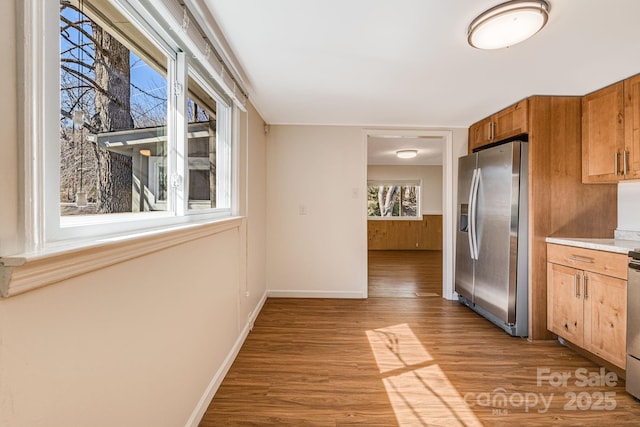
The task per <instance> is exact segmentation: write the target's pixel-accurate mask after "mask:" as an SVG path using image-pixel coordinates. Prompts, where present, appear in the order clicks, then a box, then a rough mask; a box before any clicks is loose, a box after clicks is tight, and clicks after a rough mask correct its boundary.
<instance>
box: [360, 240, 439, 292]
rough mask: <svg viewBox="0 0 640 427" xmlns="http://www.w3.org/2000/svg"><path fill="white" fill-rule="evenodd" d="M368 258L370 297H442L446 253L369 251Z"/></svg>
mask: <svg viewBox="0 0 640 427" xmlns="http://www.w3.org/2000/svg"><path fill="white" fill-rule="evenodd" d="M368 258H369V259H368V260H369V266H368V274H369V297H370V298H378V297H397V298H416V297H419V296H441V295H442V251H369V256H368ZM434 294H435V295H434Z"/></svg>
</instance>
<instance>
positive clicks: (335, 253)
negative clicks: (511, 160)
mask: <svg viewBox="0 0 640 427" xmlns="http://www.w3.org/2000/svg"><path fill="white" fill-rule="evenodd" d="M452 134H453V147H452V149H451V156H452V159H451V163H452V174H453V176H454V178H453V181H454V182H453V189H455V188H457V183H456V178H455V177H456V175H457V165H458V160H457V159H458V157H459V156H460V155H463V154H466V152H467V129H453V132H452ZM366 161H367V160H366V152H365V144H364V135H363V128H360V127H355V126H354V127H349V126H342V127H341V126H287V125H279V126H271V132H270V134H269V135H268V148H267V176H268V184H267V188H268V190H267V191H268V201H269V202H268V208H267V212H268V216H267V229H268V232H267V233H268V234H267V289H268V291H269V295H273V296H309V297H314V296H317V297H325V296H326V297H329V296H336V297H339V296H343V297H361V296H364V291H365V290H366V280H367V277H366V275H367V273H366V263H367V257H366V249H367V248H366V245H367V242H366V203H365V201H366V194H365V189H366V174H367V172H366ZM354 190H355V192H356V193H357V194H355V195H354ZM452 192H455V191H454V190H452ZM354 196H355V197H354ZM454 197H455V196H454ZM443 198H445V197H443ZM450 204H451V207H452V208H453V206H454V204H453V203H450ZM301 206H302V207H303V208H305V209H306V212H307V214H306V215H300V207H301ZM452 246H453V234H451V235H450V236H448V242H446V243H445V250H446V248H450V249H451V250H454V249H455V248H453V247H452ZM451 268H452V266H450V265H449V266H445V270H447V269H451ZM447 271H448V270H447ZM445 280H449V281H451V280H453V278H452V277H446V278H445ZM449 294H451V295H452V291H451V292H449V293H447V296H448V297H450V296H451V295H449Z"/></svg>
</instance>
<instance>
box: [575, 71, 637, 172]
mask: <svg viewBox="0 0 640 427" xmlns="http://www.w3.org/2000/svg"><path fill="white" fill-rule="evenodd" d="M638 178H640V75H637V76H634V77H631V78H628V79H626V80H624V81H621V82H618V83H615V84H613V85H611V86H607V87H605V88H603V89H600V90H598V91H595V92H592V93H590V94H588V95H585V96H584V97H583V98H582V182H584V183H611V182H618V181H622V180H625V179H638Z"/></svg>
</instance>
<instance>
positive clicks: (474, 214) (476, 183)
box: [469, 168, 481, 260]
mask: <svg viewBox="0 0 640 427" xmlns="http://www.w3.org/2000/svg"><path fill="white" fill-rule="evenodd" d="M480 175H481V170H480V168H477V169H476V170H475V171H474V175H473V176H474V179H473V182H472V188H471V196H470V198H471V199H472V200H473V203H472V204H471V205H470V206H471V207H470V210H471V218H470V219H469V224H471V232H470V233H469V236H470V239H471V258H473V259H475V260H477V259H478V256H479V255H480V254H479V253H478V228H477V224H478V189H479V188H480Z"/></svg>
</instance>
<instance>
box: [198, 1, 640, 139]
mask: <svg viewBox="0 0 640 427" xmlns="http://www.w3.org/2000/svg"><path fill="white" fill-rule="evenodd" d="M501 2H502V0H455V1H454V0H393V1H389V0H348V1H347V0H304V1H301V0H269V1H265V0H234V1H230V0H206V3H207V4H208V6H209V7H210V9H211V11H212V13H213V15H214V16H215V18H216V20H217V23H218V25H219V26H220V28H221V29H222V31H223V32H224V34H225V37H226V38H227V41H228V43H229V45H230V46H231V48H232V50H233V52H234V53H235V56H236V57H237V58H238V60H239V62H240V66H241V67H242V69H243V71H242V73H243V74H244V78H246V81H245V83H246V85H247V88H248V90H249V95H250V98H251V101H252V103H253V104H254V105H255V106H256V107H257V109H258V111H259V112H260V113H261V114H262V116H263V118H264V119H265V120H266V121H267V122H268V123H272V124H344V125H375V126H385V125H388V126H438V127H468V126H469V125H470V124H471V123H473V122H475V121H477V120H479V119H481V118H483V117H485V116H487V115H489V114H491V113H493V112H495V111H497V110H499V109H501V108H504V107H506V106H508V105H510V104H512V103H514V102H515V101H518V100H520V99H522V98H525V97H527V96H530V95H544V94H546V95H584V94H586V93H588V92H590V91H593V90H595V89H598V88H600V87H603V86H606V85H608V84H610V83H613V82H615V81H618V80H621V79H623V78H625V77H628V76H630V75H633V74H636V73H638V72H640V21H638V17H640V0H608V1H606V2H605V1H596V0H550V3H551V13H550V18H549V22H548V24H547V26H546V27H545V28H544V29H543V30H542V31H541V32H540V33H538V34H537V35H535V36H534V37H533V38H531V39H529V40H527V41H525V42H524V43H521V44H519V45H516V46H513V47H510V48H508V49H501V50H495V51H481V50H477V49H474V48H471V47H470V46H469V45H468V44H467V42H466V31H467V27H468V25H469V23H470V22H471V21H472V20H473V18H474V17H475V16H477V15H478V14H480V13H481V12H483V11H484V10H486V9H488V8H490V7H492V6H494V5H496V4H498V3H501Z"/></svg>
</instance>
